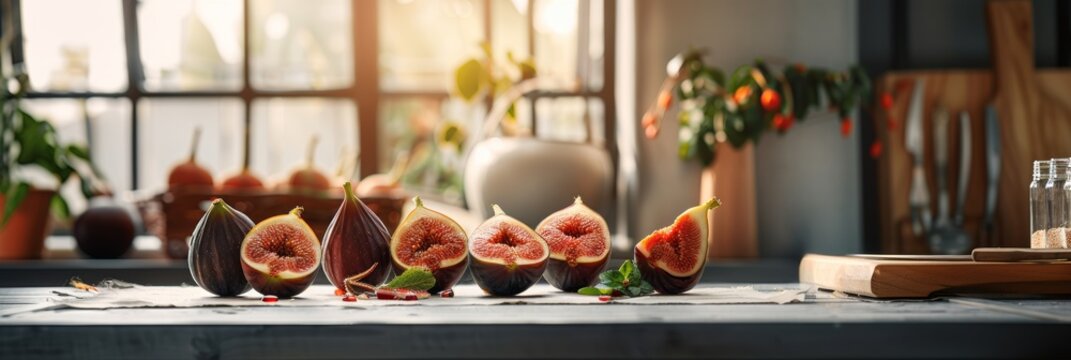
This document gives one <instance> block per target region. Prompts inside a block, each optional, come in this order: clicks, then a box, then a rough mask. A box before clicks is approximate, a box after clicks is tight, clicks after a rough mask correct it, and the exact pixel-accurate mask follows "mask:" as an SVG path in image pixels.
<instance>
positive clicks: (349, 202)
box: [323, 182, 390, 289]
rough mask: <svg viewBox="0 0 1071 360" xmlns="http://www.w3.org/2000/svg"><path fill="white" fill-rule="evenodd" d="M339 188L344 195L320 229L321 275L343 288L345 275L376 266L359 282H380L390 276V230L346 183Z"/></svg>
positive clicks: (377, 283) (337, 286) (373, 283)
mask: <svg viewBox="0 0 1071 360" xmlns="http://www.w3.org/2000/svg"><path fill="white" fill-rule="evenodd" d="M342 189H343V190H344V191H345V193H346V196H345V198H343V200H342V205H340V206H339V207H338V211H337V212H335V217H334V218H333V219H331V224H330V225H327V230H326V231H324V242H323V252H324V274H327V279H328V280H330V281H331V284H332V285H335V287H336V288H339V289H344V288H345V287H346V278H348V277H350V276H353V275H356V274H360V273H362V272H364V271H366V270H368V269H371V268H372V266H376V269H375V270H374V271H372V272H371V273H369V274H368V276H365V277H364V278H363V279H361V282H364V283H366V284H370V285H372V286H375V285H379V284H382V283H383V281H384V280H386V279H387V276H388V275H390V266H388V262H389V261H390V255H389V254H390V250H389V248H388V246H389V243H390V233H389V232H387V227H386V226H384V225H383V221H382V220H380V219H379V216H376V214H375V213H373V212H372V209H369V208H368V206H366V205H365V204H364V202H362V201H361V199H358V198H357V196H356V195H354V193H353V186H352V185H351V184H350V183H348V182H347V183H345V184H343V185H342Z"/></svg>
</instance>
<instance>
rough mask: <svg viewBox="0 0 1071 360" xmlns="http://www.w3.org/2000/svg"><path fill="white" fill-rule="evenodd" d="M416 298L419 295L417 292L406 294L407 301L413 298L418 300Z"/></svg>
mask: <svg viewBox="0 0 1071 360" xmlns="http://www.w3.org/2000/svg"><path fill="white" fill-rule="evenodd" d="M416 299H417V295H416V294H413V293H408V294H405V300H406V301H413V300H416Z"/></svg>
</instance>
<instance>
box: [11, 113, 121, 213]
mask: <svg viewBox="0 0 1071 360" xmlns="http://www.w3.org/2000/svg"><path fill="white" fill-rule="evenodd" d="M22 104H23V105H24V106H25V107H26V110H27V111H28V112H29V113H30V114H33V115H34V116H35V117H37V118H38V119H44V120H48V121H49V122H51V123H52V125H53V126H54V127H55V128H56V132H57V133H58V136H59V141H60V143H61V144H83V145H89V151H90V156H91V157H92V158H93V162H94V164H95V165H96V166H97V168H98V169H100V171H101V172H103V173H104V178H105V180H106V181H107V182H108V185H109V186H111V188H112V190H113V191H115V192H122V191H125V190H130V180H131V177H130V139H131V137H130V102H129V101H127V100H126V99H90V100H71V99H34V100H24V101H23V102H22ZM86 119H89V132H88V134H87V132H86ZM87 135H88V136H89V137H88V138H87ZM61 191H62V193H63V194H64V197H65V198H66V199H67V200H68V205H70V206H71V210H72V211H73V212H74V213H78V212H79V211H81V210H82V209H83V208H85V201H84V199H83V198H82V192H81V190H79V187H78V182H77V181H71V182H70V183H68V184H67V186H65V187H64V188H63V189H62V190H61Z"/></svg>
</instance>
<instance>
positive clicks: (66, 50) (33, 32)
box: [21, 0, 127, 92]
mask: <svg viewBox="0 0 1071 360" xmlns="http://www.w3.org/2000/svg"><path fill="white" fill-rule="evenodd" d="M21 6H22V26H23V36H24V37H25V49H26V63H27V70H28V71H29V73H30V81H31V84H32V86H33V89H34V90H36V91H104V92H107V91H123V90H124V89H126V85H127V73H126V47H125V46H124V45H123V9H122V8H121V2H120V1H116V0H33V1H22V2H21ZM60 9H62V10H60Z"/></svg>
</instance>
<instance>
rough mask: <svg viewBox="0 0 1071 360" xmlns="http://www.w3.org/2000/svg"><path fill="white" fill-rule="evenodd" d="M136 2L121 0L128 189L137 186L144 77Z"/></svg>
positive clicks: (135, 0) (136, 0) (134, 0)
mask: <svg viewBox="0 0 1071 360" xmlns="http://www.w3.org/2000/svg"><path fill="white" fill-rule="evenodd" d="M137 15H138V0H123V40H124V42H125V45H126V73H127V85H126V89H127V90H126V98H127V99H128V100H130V147H131V149H130V150H131V151H130V188H131V189H137V188H138V187H139V184H138V146H139V143H140V142H139V139H138V101H139V100H140V99H141V96H142V81H141V79H142V78H143V76H144V73H143V71H142V67H141V46H140V43H139V41H140V39H139V37H138V19H137Z"/></svg>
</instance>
